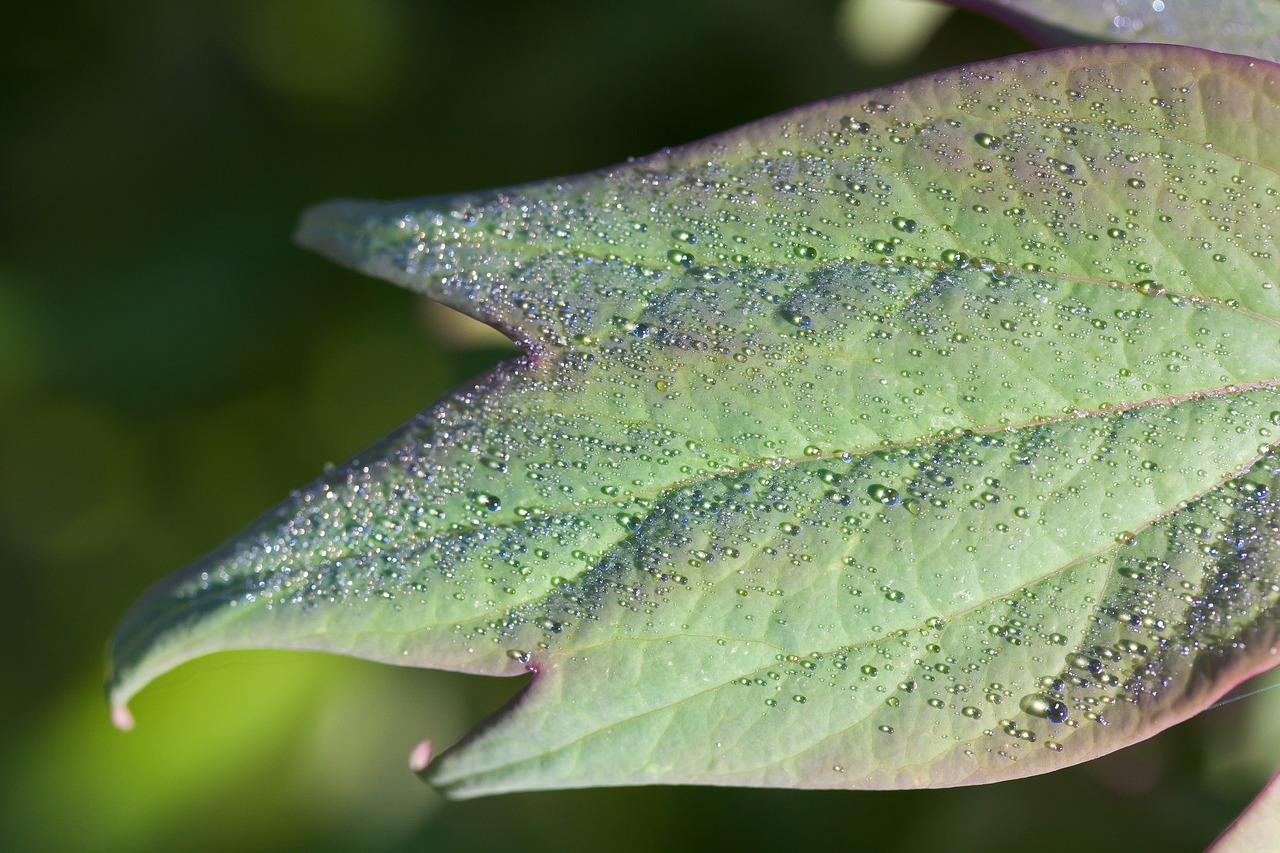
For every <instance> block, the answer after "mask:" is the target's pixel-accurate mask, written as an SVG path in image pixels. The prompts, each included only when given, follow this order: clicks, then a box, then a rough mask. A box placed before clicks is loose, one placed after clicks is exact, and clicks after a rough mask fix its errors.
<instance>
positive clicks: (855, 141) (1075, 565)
mask: <svg viewBox="0 0 1280 853" xmlns="http://www.w3.org/2000/svg"><path fill="white" fill-rule="evenodd" d="M1275 74H1276V67H1275V66H1273V65H1270V64H1269V63H1260V62H1259V63H1250V62H1247V61H1244V60H1241V59H1239V58H1236V57H1225V56H1220V55H1216V54H1212V53H1209V52H1206V51H1199V50H1193V49H1187V48H1168V47H1137V48H1124V49H1119V48H1109V47H1095V48H1077V49H1071V50H1064V51H1052V52H1044V53H1039V54H1032V55H1029V56H1027V57H1018V58H1014V59H1010V60H1001V61H997V62H991V63H986V64H983V65H980V66H974V67H971V68H967V69H958V70H953V71H948V72H942V73H940V74H935V75H930V76H927V77H923V78H919V79H917V80H914V81H910V82H908V83H904V84H901V85H900V86H898V87H890V88H887V89H883V90H878V91H873V92H868V93H862V94H859V95H853V96H849V97H847V98H843V99H839V100H835V101H831V102H827V103H824V104H819V105H816V106H814V107H809V108H805V109H801V110H797V111H795V112H792V113H788V114H785V115H783V116H778V117H775V118H772V119H766V120H764V121H762V122H758V123H756V124H753V125H749V126H747V127H745V128H741V129H739V130H737V131H733V132H731V133H729V134H725V135H722V136H719V137H715V138H713V139H710V140H707V141H704V142H701V143H697V144H694V145H691V146H687V147H685V148H682V149H675V150H672V151H666V152H660V153H659V154H657V155H654V156H653V157H651V158H646V159H643V160H639V161H635V162H632V163H628V164H625V165H622V166H619V167H616V168H614V169H609V170H603V171H601V172H597V173H591V174H587V175H582V176H577V177H573V178H565V179H560V180H557V181H550V182H545V183H541V184H534V185H531V186H529V187H524V188H516V189H512V190H499V191H494V192H491V193H479V194H472V195H468V196H460V197H455V198H447V199H427V200H418V201H409V202H393V203H334V204H330V205H326V206H323V207H321V208H317V209H316V210H314V211H312V212H310V213H309V214H308V215H307V217H305V218H304V222H303V224H302V226H301V228H300V232H299V237H300V240H301V241H302V242H303V243H304V244H307V245H309V246H311V247H313V248H317V249H319V250H320V251H322V252H324V253H326V254H328V255H330V256H331V257H334V258H335V259H336V260H339V261H340V262H343V263H347V264H349V265H352V266H355V267H356V268H359V269H362V270H364V271H366V272H370V273H373V274H378V275H381V276H383V277H386V278H390V279H392V280H393V281H397V282H399V283H401V284H405V285H407V286H410V287H413V288H414V289H417V290H419V291H421V292H423V293H425V294H426V295H428V296H430V297H432V298H434V299H438V300H440V301H442V302H445V303H446V304H450V305H452V306H453V307H456V308H459V309H460V310H463V311H465V312H467V313H470V314H472V315H473V316H477V317H479V318H481V319H483V320H485V321H487V322H490V323H493V324H494V325H497V326H499V327H501V328H503V329H505V330H507V331H508V333H509V334H511V336H512V337H513V338H515V339H516V340H517V341H518V342H519V343H520V344H521V345H522V347H523V348H524V349H525V350H526V353H527V354H526V355H525V356H523V357H521V358H519V359H517V360H515V361H514V362H511V363H508V364H507V365H503V366H501V367H499V368H498V369H496V370H495V371H493V372H491V373H490V374H489V375H487V376H486V377H484V378H482V379H481V380H479V381H478V382H477V384H476V385H474V386H472V387H466V388H462V389H460V390H459V391H457V392H455V393H454V394H453V395H451V396H449V397H447V398H446V399H445V400H443V401H441V402H440V403H438V404H436V405H435V406H433V407H432V408H430V409H428V410H427V411H425V412H424V413H423V414H422V415H421V416H419V417H418V418H417V419H415V420H414V421H413V422H411V423H410V424H408V425H406V427H405V428H403V429H402V430H401V431H400V432H398V433H396V434H393V435H392V436H391V437H389V438H388V439H386V440H384V442H382V443H381V444H379V445H378V446H376V447H375V448H373V449H371V450H370V451H368V452H367V453H365V454H362V455H361V456H360V458H359V459H358V460H355V461H353V462H352V463H351V464H350V465H349V466H347V467H345V468H344V469H342V470H339V471H337V472H335V473H334V474H333V475H331V476H330V477H328V478H326V479H325V480H322V481H321V482H319V483H316V484H314V485H312V486H311V487H308V488H307V489H305V490H302V491H301V492H299V493H298V494H297V495H295V496H294V497H293V498H291V499H290V500H289V501H287V502H286V503H285V504H283V505H282V506H281V507H280V508H278V509H277V510H276V511H274V512H273V513H271V514H269V515H268V516H265V517H264V518H263V519H262V520H260V521H259V522H258V523H257V524H256V525H255V526H254V527H253V528H251V529H250V530H249V531H246V532H245V533H244V534H242V535H241V536H240V537H238V538H237V539H236V540H235V541H233V542H232V543H230V544H229V545H228V546H226V547H225V548H224V549H221V550H220V551H219V552H215V553H214V554H212V555H210V556H209V557H207V558H206V559H205V560H204V561H201V562H200V563H198V564H197V565H196V566H194V567H192V568H190V569H187V570H185V571H184V572H180V573H179V574H177V575H175V576H173V577H172V578H170V579H169V580H168V581H166V582H164V583H163V584H161V585H160V586H159V587H157V588H156V589H155V590H153V591H152V592H151V593H150V594H149V596H148V598H146V599H144V601H143V602H141V603H140V604H139V605H138V606H137V607H136V608H135V610H134V611H132V612H131V614H130V616H129V617H127V618H126V622H125V624H124V625H122V627H121V629H120V630H119V631H118V633H117V635H116V638H115V640H114V642H113V650H112V661H113V668H112V672H111V674H110V676H109V686H108V688H109V692H110V693H111V696H112V701H113V703H114V704H116V705H117V706H118V707H123V704H124V703H125V702H126V701H127V700H128V698H129V697H130V696H131V695H132V694H133V693H134V692H136V691H137V690H138V689H140V687H141V686H142V685H143V684H145V683H146V681H148V680H149V679H150V678H152V677H154V676H155V675H156V674H158V673H160V672H163V671H165V670H167V669H169V668H171V667H172V666H175V665H177V664H178V663H180V662H182V661H183V660H187V659H189V658H191V657H195V656H197V655H199V654H204V653H207V652H210V651H214V650H218V649H222V648H243V647H254V646H272V647H291V648H312V649H322V650H327V651H337V652H342V653H347V654H355V655H358V656H362V657H368V658H373V659H376V660H383V661H388V662H393V663H404V664H414V665H425V666H433V667H437V668H447V669H457V670H462V671H468V672H476V673H482V674H490V675H515V674H520V673H524V672H527V671H533V672H535V676H534V678H533V680H532V681H531V683H530V684H529V685H528V687H527V688H526V690H525V691H524V692H523V693H522V694H521V696H520V697H519V698H518V699H517V700H516V701H515V702H513V704H512V705H511V706H510V707H509V708H508V709H506V710H505V711H504V712H502V713H500V714H499V715H498V716H497V717H496V718H495V719H494V720H492V721H491V722H490V723H488V724H487V725H485V726H484V727H482V728H480V729H478V730H477V731H475V732H473V734H472V735H471V736H469V737H468V738H467V739H465V740H464V741H463V743H461V744H459V745H458V746H457V747H455V748H454V749H453V750H450V751H449V752H447V753H445V754H444V755H443V756H441V757H440V758H439V759H437V760H436V761H435V763H433V764H432V765H431V766H430V767H429V768H428V769H427V770H426V775H427V776H428V778H429V779H430V780H431V781H432V782H433V783H434V784H436V785H438V786H440V787H441V788H442V789H443V790H445V791H446V792H448V793H450V794H453V795H456V796H471V795H478V794H484V793H493V792H499V791H506V790H522V789H532V788H553V787H580V786H586V785H608V784H633V783H647V782H690V783H707V784H750V785H786V786H803V787H846V786H847V787H896V786H918V785H949V784H965V783H974V782H982V781H992V780H995V779H1000V778H1008V777H1010V776H1014V775H1026V774H1029V773H1035V772H1044V771H1046V770H1051V769H1054V768H1056V767H1059V766H1063V765H1065V764H1070V763H1075V762H1078V761H1082V760H1085V759H1087V758H1090V757H1094V756H1096V755H1099V754H1102V753H1103V752H1107V751H1110V750H1112V749H1116V748H1119V747H1120V746H1123V745H1125V744H1126V743H1129V742H1132V741H1133V740H1136V739H1139V738H1141V737H1146V736H1149V735H1150V734H1153V733H1155V732H1156V731H1158V730H1160V729H1162V728H1164V727H1166V726H1167V725H1169V724H1171V723H1173V722H1176V721H1177V720H1178V719H1181V718H1183V717H1185V716H1188V715H1190V714H1191V713H1194V712H1195V711H1197V710H1199V709H1200V708H1203V707H1204V706H1205V705H1206V704H1208V703H1210V702H1212V701H1213V700H1214V699H1216V698H1217V697H1218V696H1220V695H1221V694H1222V693H1223V692H1225V691H1226V690H1228V689H1229V688H1230V687H1231V686H1232V685H1233V684H1235V683H1236V682H1238V681H1239V680H1240V679H1242V678H1244V677H1247V676H1248V675H1250V674H1252V673H1254V672H1257V671H1261V670H1262V669H1266V668H1269V667H1270V666H1273V665H1274V664H1275V662H1276V657H1275V651H1274V649H1273V644H1274V640H1275V634H1276V627H1275V626H1276V616H1277V598H1278V590H1277V583H1276V579H1277V571H1276V569H1275V564H1274V555H1273V554H1272V551H1273V550H1274V548H1275V542H1274V528H1275V525H1276V517H1275V516H1276V505H1275V498H1274V497H1273V496H1274V495H1280V490H1278V489H1280V482H1278V481H1277V477H1280V464H1277V462H1276V461H1275V460H1274V458H1273V453H1272V447H1273V442H1274V441H1275V439H1276V436H1280V433H1278V432H1276V430H1277V428H1278V427H1277V425H1278V424H1280V367H1278V365H1280V361H1278V360H1277V358H1276V355H1277V352H1278V351H1280V345H1278V342H1280V293H1278V292H1277V291H1278V289H1277V288H1276V286H1275V285H1276V277H1275V274H1274V271H1273V269H1272V267H1273V263H1272V261H1273V252H1274V247H1273V245H1272V243H1273V238H1272V236H1271V223H1272V222H1273V221H1274V220H1275V213H1276V210H1277V201H1276V199H1277V187H1278V186H1280V182H1278V181H1277V175H1276V171H1277V167H1280V143H1277V142H1276V139H1277V133H1276V131H1277V130H1278V129H1280V128H1277V124H1280V111H1278V110H1277V95H1276V77H1275Z"/></svg>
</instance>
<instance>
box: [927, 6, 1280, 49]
mask: <svg viewBox="0 0 1280 853" xmlns="http://www.w3.org/2000/svg"><path fill="white" fill-rule="evenodd" d="M952 3H953V5H957V6H965V7H968V8H971V9H974V10H976V11H979V12H986V13H989V14H991V15H994V16H996V17H998V18H1004V19H1006V20H1008V21H1009V23H1010V24H1012V25H1013V26H1015V27H1018V28H1019V29H1021V30H1024V31H1025V32H1027V33H1028V34H1029V35H1031V36H1033V37H1036V38H1043V39H1046V40H1047V41H1049V42H1052V43H1058V44H1062V43H1066V42H1072V41H1108V42H1141V43H1155V44H1184V45H1191V46H1193V47H1206V48H1209V49H1211V50H1220V51H1224V52H1226V53H1240V54H1244V55H1247V56H1258V57H1261V58H1263V59H1269V60H1273V61H1274V60H1277V59H1280V4H1277V3H1276V2H1275V0H1198V2H1195V3H1187V2H1178V0H1152V1H1151V2H1141V3H1139V2H1127V0H1118V2H1117V0H1071V2H1067V3H1064V2H1062V0H952Z"/></svg>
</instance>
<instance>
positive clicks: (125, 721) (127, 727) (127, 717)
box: [111, 705, 133, 732]
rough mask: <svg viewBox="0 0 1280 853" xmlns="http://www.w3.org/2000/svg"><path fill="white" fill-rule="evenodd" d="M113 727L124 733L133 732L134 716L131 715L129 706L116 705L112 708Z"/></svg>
mask: <svg viewBox="0 0 1280 853" xmlns="http://www.w3.org/2000/svg"><path fill="white" fill-rule="evenodd" d="M111 725H113V726H115V727H116V728H117V729H119V730H120V731H122V732H131V731H133V714H131V713H129V706H127V705H115V706H113V707H112V708H111Z"/></svg>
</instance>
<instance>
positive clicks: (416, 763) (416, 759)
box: [409, 740, 435, 774]
mask: <svg viewBox="0 0 1280 853" xmlns="http://www.w3.org/2000/svg"><path fill="white" fill-rule="evenodd" d="M434 752H435V748H434V747H433V746H432V745H431V741H429V740H424V741H423V742H422V743H420V744H418V745H417V746H415V747H414V748H413V752H411V753H409V769H410V770H412V771H413V772H414V773H418V774H422V773H424V772H426V769H427V768H428V767H430V766H431V758H432V756H433V755H434Z"/></svg>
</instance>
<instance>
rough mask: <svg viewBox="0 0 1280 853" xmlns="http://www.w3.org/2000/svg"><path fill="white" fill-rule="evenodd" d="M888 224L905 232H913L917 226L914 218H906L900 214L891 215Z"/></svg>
mask: <svg viewBox="0 0 1280 853" xmlns="http://www.w3.org/2000/svg"><path fill="white" fill-rule="evenodd" d="M890 224H891V225H893V227H894V228H897V229H898V230H899V231H902V232H904V233H906V234H914V233H915V230H916V228H917V227H918V226H917V225H916V221H915V220H914V219H906V218H905V217H902V216H895V217H893V219H891V220H890Z"/></svg>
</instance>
